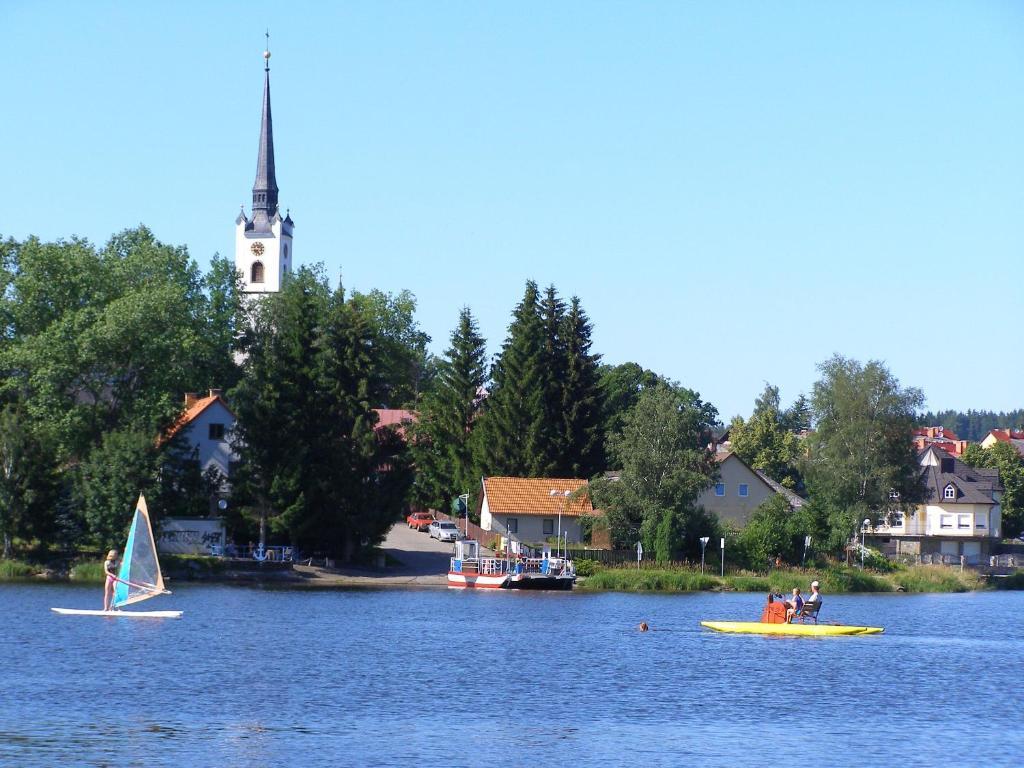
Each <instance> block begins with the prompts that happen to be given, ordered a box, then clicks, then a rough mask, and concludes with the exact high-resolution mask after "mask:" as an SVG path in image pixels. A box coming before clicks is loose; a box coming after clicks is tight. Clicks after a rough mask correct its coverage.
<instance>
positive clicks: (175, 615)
mask: <svg viewBox="0 0 1024 768" xmlns="http://www.w3.org/2000/svg"><path fill="white" fill-rule="evenodd" d="M50 610H51V611H53V612H54V613H59V614H61V615H62V616H112V617H113V618H115V619H180V618H181V614H182V613H184V611H86V610H79V609H77V608H51V609H50Z"/></svg>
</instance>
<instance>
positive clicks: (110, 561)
mask: <svg viewBox="0 0 1024 768" xmlns="http://www.w3.org/2000/svg"><path fill="white" fill-rule="evenodd" d="M103 573H104V575H105V580H104V584H103V610H104V611H109V610H110V604H111V603H112V602H113V601H114V582H116V581H117V550H116V549H112V550H110V551H109V552H107V559H106V560H104V561H103Z"/></svg>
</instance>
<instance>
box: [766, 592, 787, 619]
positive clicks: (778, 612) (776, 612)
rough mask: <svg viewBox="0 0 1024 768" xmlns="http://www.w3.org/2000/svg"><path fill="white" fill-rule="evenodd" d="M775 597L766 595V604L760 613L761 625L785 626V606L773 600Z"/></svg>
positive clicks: (770, 594) (769, 594)
mask: <svg viewBox="0 0 1024 768" xmlns="http://www.w3.org/2000/svg"><path fill="white" fill-rule="evenodd" d="M775 597H776V596H775V595H773V594H772V593H771V592H769V593H768V602H767V603H765V606H764V610H763V611H761V623H762V624H785V623H786V604H785V603H783V602H779V601H778V600H776V599H775Z"/></svg>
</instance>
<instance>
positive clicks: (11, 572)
mask: <svg viewBox="0 0 1024 768" xmlns="http://www.w3.org/2000/svg"><path fill="white" fill-rule="evenodd" d="M37 573H39V569H38V568H36V567H35V566H33V565H29V564H28V563H25V562H22V561H21V560H0V581H21V580H23V579H31V578H32V577H34V576H35V575H36V574H37Z"/></svg>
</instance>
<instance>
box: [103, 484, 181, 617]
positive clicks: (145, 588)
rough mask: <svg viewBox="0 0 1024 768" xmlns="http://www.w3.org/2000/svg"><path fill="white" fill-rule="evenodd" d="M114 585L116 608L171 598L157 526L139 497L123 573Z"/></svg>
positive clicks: (143, 500)
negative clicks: (156, 538) (158, 552)
mask: <svg viewBox="0 0 1024 768" xmlns="http://www.w3.org/2000/svg"><path fill="white" fill-rule="evenodd" d="M117 578H118V580H117V581H116V582H115V583H114V603H113V604H114V607H115V608H121V607H122V606H125V605H131V604H132V603H137V602H139V601H140V600H148V599H149V598H151V597H156V596H157V595H166V594H170V593H169V592H168V591H167V590H166V589H165V588H164V577H163V574H162V573H160V561H159V559H157V556H156V542H155V541H154V540H153V526H152V524H151V523H150V521H149V511H148V510H147V509H146V499H145V497H143V496H139V503H138V504H136V505H135V517H134V518H132V527H131V530H130V531H129V532H128V542H127V543H126V544H125V545H124V555H123V556H122V557H121V570H120V571H118V574H117Z"/></svg>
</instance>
